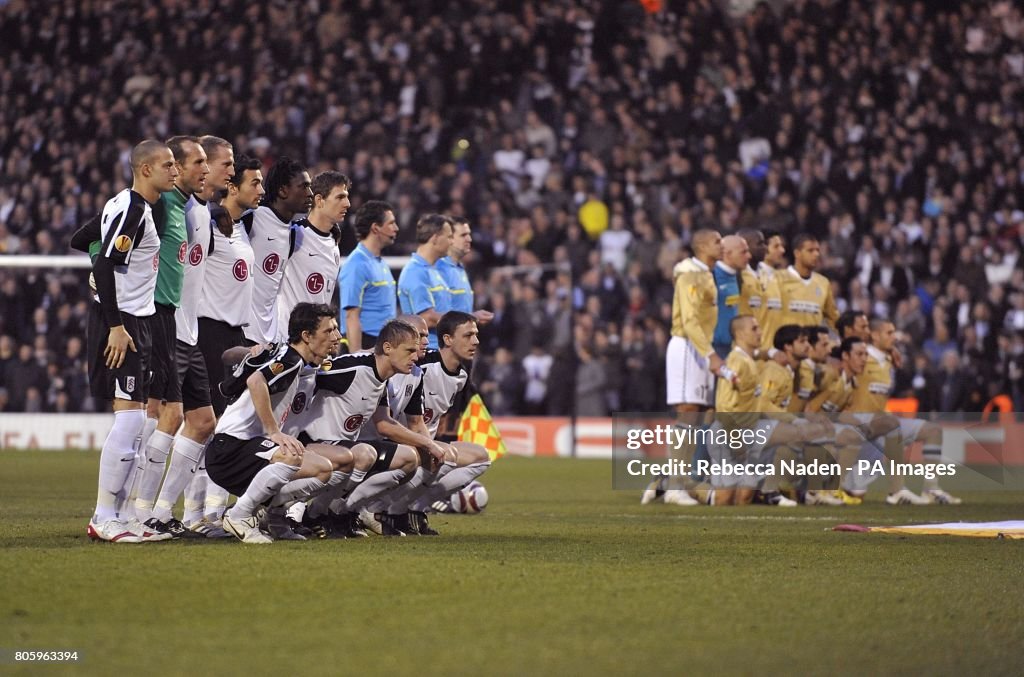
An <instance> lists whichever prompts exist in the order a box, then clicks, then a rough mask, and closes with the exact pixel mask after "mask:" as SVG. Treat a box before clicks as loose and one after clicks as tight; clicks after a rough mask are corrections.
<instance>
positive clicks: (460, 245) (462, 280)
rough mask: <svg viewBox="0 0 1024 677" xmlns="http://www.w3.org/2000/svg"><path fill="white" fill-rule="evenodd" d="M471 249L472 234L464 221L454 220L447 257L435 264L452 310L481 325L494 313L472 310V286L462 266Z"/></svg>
mask: <svg viewBox="0 0 1024 677" xmlns="http://www.w3.org/2000/svg"><path fill="white" fill-rule="evenodd" d="M472 247H473V232H472V228H470V226H469V222H468V221H466V220H465V219H460V218H454V219H453V225H452V246H451V247H449V248H448V256H445V257H443V258H441V259H440V260H439V261H438V262H437V269H438V270H439V271H441V277H443V278H444V281H445V284H447V285H448V293H450V294H451V300H452V301H451V302H452V307H451V309H452V310H459V311H462V312H464V313H469V314H470V315H473V316H475V317H476V319H477V320H478V321H479V322H480V323H481V324H487V323H488V322H490V321H491V320H492V319H494V313H491V312H489V311H486V310H476V311H474V310H473V285H471V284H470V282H469V276H468V275H466V269H465V268H464V267H463V265H462V261H463V259H465V258H466V257H467V256H468V255H469V252H470V249H472Z"/></svg>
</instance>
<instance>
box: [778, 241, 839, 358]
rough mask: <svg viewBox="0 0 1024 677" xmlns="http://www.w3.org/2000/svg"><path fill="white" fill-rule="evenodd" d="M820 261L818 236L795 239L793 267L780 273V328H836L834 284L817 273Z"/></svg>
mask: <svg viewBox="0 0 1024 677" xmlns="http://www.w3.org/2000/svg"><path fill="white" fill-rule="evenodd" d="M820 260H821V246H820V245H819V244H818V239H817V238H816V237H814V236H813V235H809V234H807V233H802V234H800V235H797V236H796V238H794V239H793V265H791V266H790V267H789V268H787V269H786V270H783V271H780V272H779V273H778V275H779V292H780V295H781V297H782V313H781V315H780V317H779V326H782V325H784V324H798V325H800V326H802V327H807V326H815V327H816V326H819V325H822V324H827V325H828V327H829V328H830V329H834V328H835V325H836V320H837V319H839V310H838V309H837V308H836V302H835V299H834V298H833V297H832V283H831V282H829V280H828V278H826V277H825V276H824V275H822V274H821V273H816V272H814V271H815V269H816V268H817V267H818V263H819V262H820ZM774 338H775V336H774V334H773V335H772V336H770V337H768V336H766V337H764V340H765V341H766V342H770V341H772V340H773V339H774Z"/></svg>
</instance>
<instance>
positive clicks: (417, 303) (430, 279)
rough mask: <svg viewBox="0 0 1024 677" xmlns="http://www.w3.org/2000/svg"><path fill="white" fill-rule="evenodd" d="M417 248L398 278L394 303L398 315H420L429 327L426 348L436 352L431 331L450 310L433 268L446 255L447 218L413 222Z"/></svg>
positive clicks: (448, 298) (448, 242) (448, 241)
mask: <svg viewBox="0 0 1024 677" xmlns="http://www.w3.org/2000/svg"><path fill="white" fill-rule="evenodd" d="M416 241H417V242H418V243H419V247H417V248H416V251H415V252H414V253H413V255H412V257H411V260H410V261H409V263H408V264H406V266H405V268H403V269H402V274H401V275H399V276H398V302H399V304H400V305H401V307H402V312H403V313H406V314H408V315H422V316H423V319H424V320H426V321H427V326H428V327H430V347H431V348H434V349H436V348H437V345H438V344H437V331H435V327H436V326H437V323H438V322H439V321H440V319H441V316H442V315H444V314H445V313H446V312H448V310H449V308H450V306H451V295H450V294H449V293H448V285H447V283H445V281H444V278H443V277H441V273H440V272H439V271H438V269H437V265H435V264H436V263H437V261H438V259H440V258H441V257H442V256H444V255H446V254H447V253H448V249H449V248H450V247H451V243H452V225H451V222H450V221H449V220H448V218H447V217H445V216H441V215H440V214H428V215H427V216H424V217H422V218H420V220H419V221H418V222H416Z"/></svg>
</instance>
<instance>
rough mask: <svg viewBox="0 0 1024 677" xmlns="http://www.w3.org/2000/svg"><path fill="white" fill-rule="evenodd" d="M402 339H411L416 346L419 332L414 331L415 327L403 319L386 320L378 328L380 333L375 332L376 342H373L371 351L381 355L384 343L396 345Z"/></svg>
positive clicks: (418, 340)
mask: <svg viewBox="0 0 1024 677" xmlns="http://www.w3.org/2000/svg"><path fill="white" fill-rule="evenodd" d="M403 341H412V342H413V343H415V344H416V345H417V346H418V345H419V342H420V333H419V332H418V331H416V327H414V326H412V325H411V324H409V323H408V322H406V321H405V320H388V321H387V322H386V323H385V324H384V326H383V327H381V328H380V333H379V334H377V342H376V343H374V344H373V352H374V353H376V354H377V355H383V354H384V344H385V343H390V344H391V345H392V346H397V345H398V344H399V343H402V342H403Z"/></svg>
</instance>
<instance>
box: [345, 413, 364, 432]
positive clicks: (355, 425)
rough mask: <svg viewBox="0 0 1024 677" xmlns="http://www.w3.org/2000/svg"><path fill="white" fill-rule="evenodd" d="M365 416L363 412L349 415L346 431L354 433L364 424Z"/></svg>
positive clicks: (346, 420)
mask: <svg viewBox="0 0 1024 677" xmlns="http://www.w3.org/2000/svg"><path fill="white" fill-rule="evenodd" d="M364 420H365V417H364V416H363V415H362V414H356V415H355V416H349V417H348V418H346V419H345V423H344V427H345V431H346V432H350V433H354V432H355V431H357V430H359V428H361V427H362V426H363V421H364Z"/></svg>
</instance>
